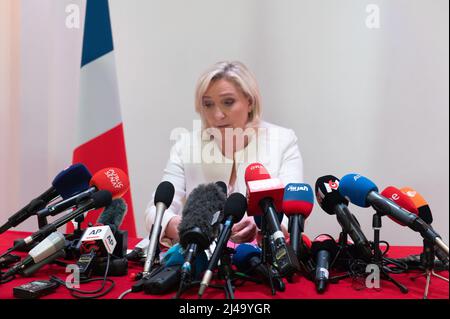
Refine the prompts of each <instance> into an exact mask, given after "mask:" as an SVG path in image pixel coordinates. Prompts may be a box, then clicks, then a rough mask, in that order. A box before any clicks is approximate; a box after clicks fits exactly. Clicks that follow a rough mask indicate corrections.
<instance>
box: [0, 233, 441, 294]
mask: <svg viewBox="0 0 450 319" xmlns="http://www.w3.org/2000/svg"><path fill="white" fill-rule="evenodd" d="M28 234H29V233H24V232H16V231H8V232H6V233H4V234H2V235H0V252H1V253H3V252H4V251H6V250H7V249H8V248H9V247H11V245H12V243H13V240H14V239H16V238H24V237H26V236H27V235H28ZM138 242H139V239H135V238H134V239H133V238H131V239H130V240H129V248H132V247H134V245H135V244H136V243H138ZM421 251H422V247H406V246H402V247H398V246H393V247H391V248H390V251H389V257H392V258H398V257H405V256H408V255H411V254H418V253H420V252H421ZM14 254H17V255H20V256H25V255H26V254H25V253H17V252H14ZM140 271H142V266H139V265H136V264H134V263H130V264H129V269H128V274H129V275H131V274H132V273H139V272H140ZM417 274H419V273H418V272H417V271H411V272H408V273H404V274H394V275H392V277H393V278H394V279H396V280H397V281H398V282H400V283H402V284H403V285H405V286H406V287H408V289H409V292H408V293H407V294H403V293H401V292H400V291H399V289H398V288H397V287H396V286H394V285H393V284H392V283H390V282H388V281H385V280H382V281H381V289H380V290H376V289H369V288H364V289H362V290H356V289H355V287H354V285H352V279H350V278H348V279H343V280H341V281H340V282H339V283H338V284H331V285H329V287H328V289H327V291H326V292H325V293H323V294H318V293H317V292H316V289H315V286H314V283H312V282H310V281H308V280H307V279H305V278H303V277H300V276H295V278H294V282H293V283H286V290H285V291H284V292H277V293H276V294H275V295H274V296H273V295H272V294H271V292H270V288H269V287H268V286H266V285H261V284H256V283H252V282H246V283H245V284H244V285H243V286H242V287H238V288H237V289H236V291H235V298H236V299H422V297H423V292H424V289H425V282H426V280H425V277H421V278H419V279H417V280H415V281H412V280H410V278H411V277H414V276H416V275H417ZM50 275H56V276H58V277H59V278H61V279H64V280H65V278H66V277H67V275H68V273H65V269H63V267H61V266H57V265H47V266H45V267H43V268H41V269H40V270H39V271H38V272H37V273H36V274H35V276H34V277H27V278H24V277H21V276H16V279H14V280H12V281H11V282H8V283H5V284H2V285H0V299H11V298H14V297H13V288H14V287H16V286H19V285H22V284H25V283H28V282H30V281H33V280H36V279H44V280H46V279H48V278H49V276H50ZM440 275H442V276H444V277H446V278H448V271H444V272H440ZM110 278H111V279H113V280H114V281H115V284H116V285H115V287H114V288H113V289H112V291H111V292H109V293H108V294H107V295H106V296H104V297H102V298H103V299H116V298H118V297H119V296H120V295H121V294H122V293H123V292H124V291H126V290H128V289H130V288H131V286H132V285H133V283H134V281H133V280H132V279H131V278H130V276H123V277H110ZM100 284H101V282H94V283H87V284H82V285H81V288H80V289H83V290H93V289H95V288H97V287H99V286H100ZM173 296H174V293H172V294H168V295H146V294H144V293H143V292H140V293H133V294H128V295H126V296H125V298H124V299H170V298H171V297H173ZM182 297H183V298H185V299H197V288H192V289H190V290H188V291H187V292H185V293H184V294H183V295H182ZM72 298H73V297H72V296H71V295H70V293H69V291H68V290H67V289H66V288H65V287H62V286H60V287H58V288H57V289H56V292H55V293H52V294H50V295H48V296H45V297H42V299H72ZM224 298H225V294H224V291H223V290H220V289H215V288H208V289H207V290H206V292H205V294H204V296H203V299H224ZM428 298H429V299H449V284H448V282H445V281H443V280H440V279H438V278H435V277H432V280H431V285H430V289H429V294H428Z"/></svg>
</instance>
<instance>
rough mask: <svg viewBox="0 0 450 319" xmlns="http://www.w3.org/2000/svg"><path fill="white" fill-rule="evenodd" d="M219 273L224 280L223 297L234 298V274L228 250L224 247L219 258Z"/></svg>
mask: <svg viewBox="0 0 450 319" xmlns="http://www.w3.org/2000/svg"><path fill="white" fill-rule="evenodd" d="M219 275H220V276H221V277H223V279H224V280H225V284H224V289H225V298H226V299H234V287H233V284H232V277H233V276H234V275H235V273H234V272H233V270H232V268H231V256H230V250H229V249H227V248H225V249H224V251H223V254H222V257H221V258H220V266H219Z"/></svg>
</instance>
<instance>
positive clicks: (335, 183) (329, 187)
mask: <svg viewBox="0 0 450 319" xmlns="http://www.w3.org/2000/svg"><path fill="white" fill-rule="evenodd" d="M324 185H325V188H326V189H327V193H331V192H332V191H335V190H337V189H338V188H339V181H338V180H335V181H333V180H332V179H331V180H330V181H329V182H328V183H324Z"/></svg>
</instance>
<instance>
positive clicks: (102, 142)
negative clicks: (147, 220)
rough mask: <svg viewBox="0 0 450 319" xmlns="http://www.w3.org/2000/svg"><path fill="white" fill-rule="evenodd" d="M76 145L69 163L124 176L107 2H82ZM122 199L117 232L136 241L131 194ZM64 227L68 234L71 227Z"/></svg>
mask: <svg viewBox="0 0 450 319" xmlns="http://www.w3.org/2000/svg"><path fill="white" fill-rule="evenodd" d="M77 145H78V146H77V147H76V148H75V150H74V152H73V163H83V164H84V165H86V167H87V168H88V169H89V171H91V172H97V171H99V170H101V169H103V168H105V167H117V168H120V169H121V170H123V171H124V172H125V174H127V175H128V164H127V156H126V149H125V141H124V134H123V124H122V115H121V112H120V101H119V92H118V83H117V77H116V68H115V58H114V45H113V38H112V31H111V21H110V16H109V6H108V0H87V1H86V16H85V22H84V35H83V52H82V58H81V75H80V105H79V114H78V140H77ZM123 199H124V200H125V201H126V203H127V207H128V212H127V214H126V216H125V218H124V220H123V223H122V225H121V227H120V228H121V229H124V230H127V231H128V234H129V236H130V237H136V225H135V219H134V214H133V205H132V201H131V190H129V191H128V192H127V193H125V194H124V196H123ZM99 214H100V211H93V212H90V213H89V214H88V215H87V216H86V218H85V221H84V222H83V223H82V227H83V228H86V227H87V224H88V222H92V223H93V224H95V221H96V220H97V218H98V216H99ZM67 225H68V226H67V231H68V232H72V231H73V229H74V225H73V224H72V223H68V224H67Z"/></svg>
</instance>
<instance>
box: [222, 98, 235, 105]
mask: <svg viewBox="0 0 450 319" xmlns="http://www.w3.org/2000/svg"><path fill="white" fill-rule="evenodd" d="M233 103H234V99H226V100H225V101H223V104H224V105H226V106H231V105H233Z"/></svg>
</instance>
